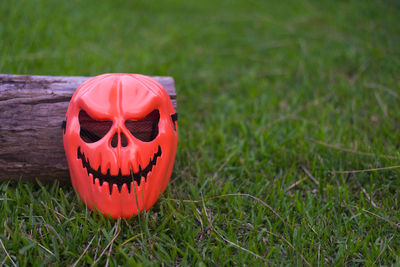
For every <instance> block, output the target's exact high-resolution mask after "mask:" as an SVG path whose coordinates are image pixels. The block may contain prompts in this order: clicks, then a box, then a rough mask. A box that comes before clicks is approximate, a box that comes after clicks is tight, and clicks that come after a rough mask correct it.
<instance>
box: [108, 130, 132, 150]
mask: <svg viewBox="0 0 400 267" xmlns="http://www.w3.org/2000/svg"><path fill="white" fill-rule="evenodd" d="M120 136H121V146H122V147H126V146H128V139H127V138H126V136H125V134H124V133H123V132H121V133H120ZM111 146H112V147H113V148H116V147H117V146H118V133H115V134H114V136H113V138H112V139H111Z"/></svg>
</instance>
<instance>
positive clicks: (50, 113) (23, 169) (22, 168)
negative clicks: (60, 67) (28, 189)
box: [0, 74, 176, 182]
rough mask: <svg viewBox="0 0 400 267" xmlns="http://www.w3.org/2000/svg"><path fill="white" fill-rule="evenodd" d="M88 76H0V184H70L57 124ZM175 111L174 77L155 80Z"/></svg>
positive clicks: (156, 77) (59, 123) (59, 127)
mask: <svg viewBox="0 0 400 267" xmlns="http://www.w3.org/2000/svg"><path fill="white" fill-rule="evenodd" d="M89 78H90V77H79V76H71V77H64V76H33V75H8V74H0V181H5V180H12V179H22V180H25V181H32V180H35V179H36V178H37V179H39V180H40V181H44V182H49V181H54V180H60V181H68V180H69V173H68V166H67V161H66V158H65V154H64V147H63V143H62V129H61V123H62V121H63V119H64V117H65V113H66V111H67V108H68V104H69V100H70V99H71V97H72V94H73V93H74V92H75V90H76V89H77V88H78V86H79V85H80V84H81V83H83V82H84V81H86V80H87V79H89ZM153 78H154V79H155V80H157V81H158V82H159V83H161V84H162V85H163V86H164V88H165V89H166V90H167V92H168V94H169V96H170V98H171V101H172V103H173V105H174V107H175V109H176V92H175V84H174V79H173V78H172V77H160V76H154V77H153Z"/></svg>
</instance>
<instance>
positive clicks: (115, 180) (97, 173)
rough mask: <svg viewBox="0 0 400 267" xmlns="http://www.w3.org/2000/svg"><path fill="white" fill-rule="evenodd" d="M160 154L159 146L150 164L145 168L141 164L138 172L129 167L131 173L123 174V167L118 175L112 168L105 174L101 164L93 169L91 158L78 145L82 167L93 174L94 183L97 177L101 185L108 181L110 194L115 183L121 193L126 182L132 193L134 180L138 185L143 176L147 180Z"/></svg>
mask: <svg viewBox="0 0 400 267" xmlns="http://www.w3.org/2000/svg"><path fill="white" fill-rule="evenodd" d="M160 156H161V147H160V146H158V150H157V152H156V153H154V155H153V158H152V159H151V158H150V161H149V164H147V166H146V167H145V168H144V169H142V167H141V166H140V164H139V170H138V171H137V172H136V173H135V172H133V170H132V169H129V171H130V174H129V175H122V174H121V168H119V171H118V175H115V176H114V175H111V174H110V169H107V174H103V173H102V172H101V166H99V168H98V169H97V170H95V169H93V168H92V167H91V166H90V161H89V159H88V158H86V157H85V153H84V152H81V147H78V159H80V160H81V161H82V167H83V168H84V169H86V172H87V174H88V176H89V174H92V177H93V181H92V182H93V184H95V181H96V179H98V180H99V184H100V186H102V185H103V183H104V182H107V183H108V189H109V190H110V195H111V194H112V189H113V187H114V184H115V185H117V187H118V192H119V193H121V189H122V186H123V185H124V184H126V188H127V189H128V192H129V194H130V193H131V183H132V182H133V186H134V183H135V182H136V183H137V185H138V186H140V182H141V180H142V177H144V181H145V182H147V175H148V174H149V172H150V171H152V169H153V167H154V166H155V165H156V164H157V159H158V158H159V157H160ZM89 177H90V176H89Z"/></svg>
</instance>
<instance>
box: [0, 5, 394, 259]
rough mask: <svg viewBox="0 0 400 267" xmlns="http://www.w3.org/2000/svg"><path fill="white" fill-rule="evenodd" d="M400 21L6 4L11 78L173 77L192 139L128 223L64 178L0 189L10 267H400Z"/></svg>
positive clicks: (1, 33) (324, 10) (0, 64)
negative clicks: (150, 202)
mask: <svg viewBox="0 0 400 267" xmlns="http://www.w3.org/2000/svg"><path fill="white" fill-rule="evenodd" d="M399 18H400V4H399V2H398V1H395V0H387V1H383V0H382V1H374V0H365V1H318V0H315V1H312V0H307V1H295V0H293V1H157V2H156V1H153V2H150V1H135V2H134V1H122V0H117V1H105V0H104V1H85V2H84V1H77V0H75V1H50V0H48V1H46V0H32V1H28V0H23V1H22V0H21V1H1V2H0V73H12V74H41V75H87V76H94V75H98V74H102V73H107V72H129V73H142V74H147V75H169V76H173V77H174V78H175V82H176V87H177V93H178V113H179V135H180V136H179V144H178V151H177V157H176V161H175V167H174V172H173V174H172V177H171V181H170V183H169V185H168V188H167V190H166V192H165V194H164V195H163V196H162V197H161V198H160V200H159V201H158V202H157V204H156V205H155V206H154V207H153V208H152V209H151V210H150V211H149V212H147V213H144V214H140V216H138V217H135V218H132V219H130V220H112V219H106V218H104V217H103V216H101V215H99V214H98V213H95V212H91V211H89V210H88V209H87V208H86V207H85V205H84V204H82V203H81V202H80V200H79V198H78V196H77V195H76V194H75V192H74V190H73V189H72V186H71V185H70V184H59V183H58V182H54V183H52V184H41V183H40V182H36V183H24V182H6V183H2V184H0V192H1V193H0V199H1V201H0V241H1V242H0V245H1V246H0V265H2V264H6V265H9V266H13V265H14V264H16V265H18V266H31V265H45V266H46V265H57V264H59V265H67V264H68V265H77V266H80V265H92V264H93V265H100V266H102V265H106V264H107V265H110V266H116V265H125V264H127V265H128V264H132V265H133V264H134V263H138V262H142V263H144V264H145V265H148V264H154V263H165V264H166V265H202V266H204V265H233V264H235V265H248V266H254V265H283V266H285V265H302V266H322V265H326V266H332V265H336V266H341V265H400V234H399V232H400V178H399V174H400V166H399V165H400V153H399V150H400V138H399V134H400V105H399V103H400V102H399V101H400V90H399V89H400V23H399ZM0 146H1V145H0ZM0 149H1V147H0Z"/></svg>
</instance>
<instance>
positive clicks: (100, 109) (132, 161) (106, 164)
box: [63, 74, 178, 218]
mask: <svg viewBox="0 0 400 267" xmlns="http://www.w3.org/2000/svg"><path fill="white" fill-rule="evenodd" d="M63 141H64V149H65V153H66V156H67V160H68V165H69V169H70V174H71V180H72V185H73V186H74V188H75V190H76V191H77V192H78V194H79V196H80V197H81V199H82V200H83V201H84V202H85V203H86V204H87V206H88V207H89V208H90V209H93V208H94V207H96V208H97V209H98V210H99V211H100V212H102V213H103V214H105V215H110V216H111V217H113V218H118V217H124V218H129V217H131V216H133V215H136V214H138V213H139V212H141V211H142V210H144V209H145V210H148V209H149V208H150V207H151V206H153V205H154V203H155V202H156V201H157V199H158V198H159V197H160V195H161V194H162V193H163V192H164V190H165V188H166V186H167V184H168V181H169V178H170V176H171V172H172V168H173V164H174V159H175V152H176V146H177V141H178V132H177V124H176V114H175V111H174V108H173V106H172V103H171V100H170V98H169V96H168V94H167V92H166V91H165V89H164V88H163V87H162V86H161V85H160V84H159V83H158V82H156V81H155V80H153V79H152V78H150V77H147V76H143V75H137V74H104V75H100V76H97V77H94V78H91V79H89V80H88V81H86V82H84V83H83V84H82V85H81V86H80V87H79V88H78V89H77V90H76V92H75V93H74V95H73V97H72V99H71V102H70V104H69V107H68V111H67V115H66V124H65V129H64V137H63Z"/></svg>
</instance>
